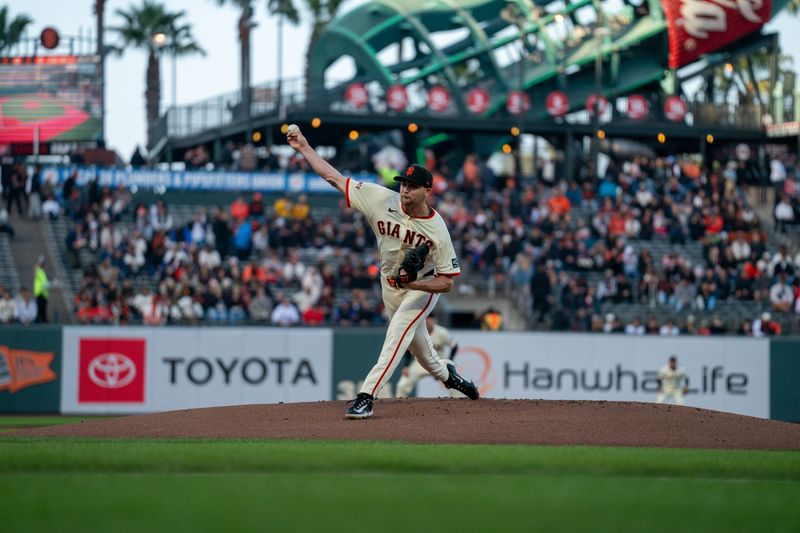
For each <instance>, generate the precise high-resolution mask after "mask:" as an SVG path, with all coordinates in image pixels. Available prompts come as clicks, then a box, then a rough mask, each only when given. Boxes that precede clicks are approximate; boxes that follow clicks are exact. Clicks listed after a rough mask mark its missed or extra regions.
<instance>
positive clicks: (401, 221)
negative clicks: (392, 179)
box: [345, 178, 461, 279]
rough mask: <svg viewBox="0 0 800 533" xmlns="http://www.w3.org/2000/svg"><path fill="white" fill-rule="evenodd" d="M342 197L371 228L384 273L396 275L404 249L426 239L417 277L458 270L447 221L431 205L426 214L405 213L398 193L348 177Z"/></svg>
mask: <svg viewBox="0 0 800 533" xmlns="http://www.w3.org/2000/svg"><path fill="white" fill-rule="evenodd" d="M345 198H346V200H347V206H348V207H352V208H354V209H357V210H358V211H360V212H361V213H362V214H363V215H364V216H365V217H366V218H367V221H368V222H369V225H370V227H371V228H372V231H374V232H375V236H376V237H377V239H378V249H379V250H380V254H381V273H382V274H383V275H384V276H387V277H394V276H396V275H397V269H398V268H399V267H400V263H402V262H403V257H405V255H406V252H407V251H408V250H409V249H411V248H415V247H417V246H419V245H421V244H422V243H427V244H428V246H429V247H430V248H431V251H430V253H429V254H428V257H427V258H426V259H425V267H424V268H423V269H422V270H421V271H420V279H421V278H422V275H428V274H429V273H431V274H433V273H435V274H436V275H440V276H458V275H459V274H461V268H460V266H459V264H458V258H457V257H456V252H455V249H454V248H453V242H452V241H451V240H450V233H449V232H448V231H447V225H446V224H445V222H444V219H442V217H441V215H439V213H437V212H436V211H435V210H434V209H431V214H430V216H427V217H414V216H411V215H407V214H406V213H405V211H404V210H403V206H402V205H401V204H400V194H399V193H397V192H395V191H393V190H391V189H387V188H386V187H382V186H380V185H375V184H373V183H366V182H363V181H359V182H353V180H351V179H350V178H348V179H347V185H346V187H345Z"/></svg>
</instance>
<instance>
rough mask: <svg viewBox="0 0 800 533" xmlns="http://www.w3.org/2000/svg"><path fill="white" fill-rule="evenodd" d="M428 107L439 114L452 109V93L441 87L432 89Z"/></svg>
mask: <svg viewBox="0 0 800 533" xmlns="http://www.w3.org/2000/svg"><path fill="white" fill-rule="evenodd" d="M428 107H430V108H431V111H435V112H437V113H439V112H441V111H444V110H445V109H447V108H448V107H450V92H449V91H448V90H447V89H446V88H445V87H442V86H441V85H436V86H435V87H431V90H430V91H428Z"/></svg>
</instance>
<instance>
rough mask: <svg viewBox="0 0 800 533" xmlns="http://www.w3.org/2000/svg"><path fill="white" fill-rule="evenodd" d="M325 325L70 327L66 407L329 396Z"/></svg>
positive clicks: (109, 409)
mask: <svg viewBox="0 0 800 533" xmlns="http://www.w3.org/2000/svg"><path fill="white" fill-rule="evenodd" d="M331 336H332V333H331V331H330V330H322V329H313V330H312V329H302V328H298V329H281V328H268V329H255V328H137V327H128V328H124V329H121V328H110V327H66V328H64V337H63V339H64V340H63V343H64V345H63V354H64V358H63V373H62V378H63V382H62V388H61V410H62V412H64V413H97V414H102V413H146V412H155V411H168V410H173V409H190V408H196V407H214V406H222V405H240V404H253V403H277V402H297V401H304V402H305V401H316V400H327V399H329V396H330V382H331V365H332V354H331V349H332V338H331Z"/></svg>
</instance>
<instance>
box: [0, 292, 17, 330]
mask: <svg viewBox="0 0 800 533" xmlns="http://www.w3.org/2000/svg"><path fill="white" fill-rule="evenodd" d="M16 319H17V305H16V303H15V302H14V300H13V299H12V298H11V292H9V290H8V288H7V287H6V286H5V285H0V324H10V323H12V322H14V321H15V320H16Z"/></svg>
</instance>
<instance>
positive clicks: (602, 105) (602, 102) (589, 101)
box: [586, 94, 608, 115]
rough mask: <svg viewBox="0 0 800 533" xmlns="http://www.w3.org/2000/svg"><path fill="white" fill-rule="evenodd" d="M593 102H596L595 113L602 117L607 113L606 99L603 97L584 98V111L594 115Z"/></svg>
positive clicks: (590, 96) (591, 96)
mask: <svg viewBox="0 0 800 533" xmlns="http://www.w3.org/2000/svg"><path fill="white" fill-rule="evenodd" d="M595 100H596V101H597V111H598V112H599V113H598V114H599V115H604V114H605V112H606V111H608V99H607V98H606V97H605V96H603V95H599V96H598V95H596V94H590V95H589V97H588V98H586V111H588V112H589V113H590V114H594V106H595Z"/></svg>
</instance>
